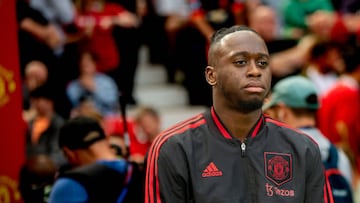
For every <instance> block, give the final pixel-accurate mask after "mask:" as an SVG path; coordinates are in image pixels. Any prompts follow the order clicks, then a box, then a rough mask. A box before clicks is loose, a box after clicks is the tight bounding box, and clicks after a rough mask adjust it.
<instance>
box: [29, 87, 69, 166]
mask: <svg viewBox="0 0 360 203" xmlns="http://www.w3.org/2000/svg"><path fill="white" fill-rule="evenodd" d="M54 94H56V93H55V92H54V90H53V89H51V86H48V84H44V85H42V86H39V87H37V88H36V89H34V90H33V91H31V92H30V100H31V103H32V104H33V105H34V109H35V111H36V113H35V116H34V117H33V118H32V119H30V120H29V121H28V128H27V133H26V138H25V140H26V157H31V156H32V155H34V154H38V153H43V154H46V155H48V156H49V157H50V158H51V159H52V161H53V162H54V163H55V164H56V166H57V167H61V166H62V165H64V164H66V159H65V157H64V156H63V154H62V152H61V151H60V149H59V145H58V133H59V129H60V127H61V126H62V125H63V123H64V119H63V118H62V117H61V116H60V115H59V114H58V113H57V112H56V111H55V108H54V102H55V101H54V100H55V96H54Z"/></svg>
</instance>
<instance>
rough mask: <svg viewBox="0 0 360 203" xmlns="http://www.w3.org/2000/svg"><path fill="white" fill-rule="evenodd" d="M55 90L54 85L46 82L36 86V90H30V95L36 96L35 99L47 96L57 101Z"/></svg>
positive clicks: (31, 96)
mask: <svg viewBox="0 0 360 203" xmlns="http://www.w3.org/2000/svg"><path fill="white" fill-rule="evenodd" d="M55 92H56V91H54V88H53V86H51V85H50V84H49V83H45V84H43V85H41V86H39V87H37V88H35V89H34V90H32V91H30V93H29V97H30V98H34V99H36V98H46V99H49V100H51V101H55V100H56V95H55Z"/></svg>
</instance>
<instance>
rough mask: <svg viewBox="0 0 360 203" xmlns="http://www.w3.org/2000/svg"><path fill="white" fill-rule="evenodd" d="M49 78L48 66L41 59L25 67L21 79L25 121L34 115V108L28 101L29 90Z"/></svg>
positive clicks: (42, 83)
mask: <svg viewBox="0 0 360 203" xmlns="http://www.w3.org/2000/svg"><path fill="white" fill-rule="evenodd" d="M48 80H49V74H48V68H47V67H46V65H45V64H44V63H43V62H41V61H37V60H34V61H31V62H29V63H28V64H27V65H26V67H25V77H24V80H23V89H22V90H23V92H22V96H23V118H24V120H25V121H26V122H28V121H29V120H30V119H32V118H33V117H34V116H35V115H36V110H35V109H34V106H33V105H32V104H31V101H30V95H29V94H30V92H31V91H33V90H34V89H36V88H37V87H40V86H42V85H44V84H45V83H47V82H48Z"/></svg>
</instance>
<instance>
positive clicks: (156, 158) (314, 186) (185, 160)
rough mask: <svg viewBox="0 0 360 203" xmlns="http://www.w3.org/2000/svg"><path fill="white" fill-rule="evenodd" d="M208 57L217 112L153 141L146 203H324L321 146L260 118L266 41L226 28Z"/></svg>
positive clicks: (268, 77) (267, 84) (264, 90)
mask: <svg viewBox="0 0 360 203" xmlns="http://www.w3.org/2000/svg"><path fill="white" fill-rule="evenodd" d="M208 54H209V55H208V64H209V65H208V66H207V67H206V69H205V76H206V80H207V82H208V83H209V84H210V85H211V86H212V94H213V106H212V107H211V110H209V111H207V112H205V113H203V114H199V115H197V116H195V117H193V118H190V119H188V120H187V121H184V122H181V123H179V124H177V125H175V126H174V127H172V128H170V129H168V130H165V131H164V132H162V133H161V134H160V135H159V136H157V138H155V140H154V142H153V143H152V146H151V148H150V149H149V152H148V154H147V159H146V163H147V171H146V186H145V202H171V203H176V202H200V203H206V202H222V203H226V202H231V203H235V202H242V203H250V202H251V203H252V202H258V203H265V202H266V203H268V202H306V203H310V202H323V186H324V175H323V169H322V163H321V156H320V152H319V148H318V146H317V145H316V143H314V142H313V141H312V140H311V139H309V138H308V137H307V136H303V135H302V134H300V133H299V132H297V131H295V130H293V129H291V128H290V127H287V126H286V125H284V124H283V123H280V122H277V121H274V120H272V119H271V118H268V117H266V116H264V115H263V113H262V109H261V107H262V104H263V101H264V98H265V97H266V95H267V94H268V92H269V89H270V83H271V72H270V68H269V67H268V64H269V60H270V59H269V54H268V50H267V47H266V45H265V42H264V40H263V39H262V38H261V37H260V36H259V35H258V34H257V33H256V32H255V31H253V30H251V29H249V28H247V27H243V26H234V27H231V28H223V29H220V30H218V31H217V32H216V33H215V34H214V36H213V37H212V39H211V43H210V47H209V53H208Z"/></svg>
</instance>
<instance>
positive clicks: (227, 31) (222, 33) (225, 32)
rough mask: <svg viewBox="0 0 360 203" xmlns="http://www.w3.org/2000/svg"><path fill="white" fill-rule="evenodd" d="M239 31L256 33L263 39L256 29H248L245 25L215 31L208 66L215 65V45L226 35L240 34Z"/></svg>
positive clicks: (211, 41) (211, 40)
mask: <svg viewBox="0 0 360 203" xmlns="http://www.w3.org/2000/svg"><path fill="white" fill-rule="evenodd" d="M238 31H250V32H253V33H255V34H256V35H257V36H259V37H260V38H261V39H262V37H261V36H260V34H259V33H258V32H256V31H255V30H254V29H252V28H250V27H247V26H245V25H234V26H231V27H223V28H220V29H218V30H216V31H215V33H214V34H213V35H212V36H211V39H210V46H209V51H208V64H209V65H213V64H214V61H213V60H214V57H213V48H214V47H215V46H214V45H215V44H217V43H218V42H219V41H220V40H221V39H222V38H224V37H225V36H226V35H228V34H231V33H234V32H238Z"/></svg>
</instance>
